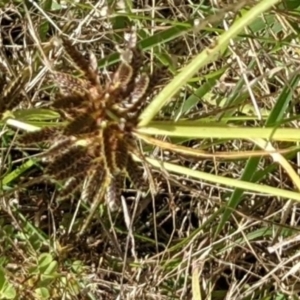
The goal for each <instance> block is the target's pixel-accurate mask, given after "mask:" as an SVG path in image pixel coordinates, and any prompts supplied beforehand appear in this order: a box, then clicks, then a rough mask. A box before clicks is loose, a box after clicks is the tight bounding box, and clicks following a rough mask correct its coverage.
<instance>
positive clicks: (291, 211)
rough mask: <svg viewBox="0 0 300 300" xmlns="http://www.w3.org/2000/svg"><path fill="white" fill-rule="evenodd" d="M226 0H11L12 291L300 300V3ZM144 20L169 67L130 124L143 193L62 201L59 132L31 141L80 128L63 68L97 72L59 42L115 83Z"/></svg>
mask: <svg viewBox="0 0 300 300" xmlns="http://www.w3.org/2000/svg"><path fill="white" fill-rule="evenodd" d="M224 2H226V1H212V0H211V1H209V0H202V1H198V2H197V1H194V2H193V1H188V0H187V1H185V0H182V1H170V0H162V1H130V0H124V1H119V2H115V1H108V2H107V3H106V4H105V5H104V4H103V3H102V2H101V3H100V2H98V1H89V2H88V1H86V2H85V1H83V2H79V1H70V0H68V1H48V0H45V1H36V2H33V1H24V2H23V1H2V2H1V4H0V11H1V18H0V26H1V31H0V39H1V42H2V44H3V46H1V47H0V71H1V73H0V75H1V76H0V86H1V89H2V92H1V94H0V96H1V99H0V113H1V114H2V121H1V129H2V130H1V142H2V145H1V204H0V240H1V242H0V253H1V256H0V299H194V300H199V299H201V300H204V299H242V300H244V299H245V300H248V299H249V300H250V299H265V300H267V299H282V300H283V299H286V300H287V299H299V293H300V290H299V281H298V280H299V279H298V269H299V267H298V264H299V260H298V256H299V250H298V248H299V247H298V245H297V242H298V240H299V237H298V236H299V233H298V231H299V229H298V228H299V225H298V222H299V217H300V215H299V214H298V213H299V209H298V205H299V204H298V202H299V201H300V193H299V190H300V178H299V170H298V169H299V156H298V151H299V141H300V134H299V129H298V123H299V120H300V117H299V100H298V98H299V79H300V77H299V66H298V64H299V58H298V57H299V46H298V45H299V44H300V41H299V18H300V4H298V2H299V1H295V0H286V1H279V0H261V1H254V0H248V1H247V0H243V1H227V2H230V3H232V4H225V3H224ZM133 27H134V28H135V30H136V33H137V45H138V47H139V48H140V49H141V50H142V52H143V53H144V55H145V56H144V61H143V62H144V67H145V72H147V73H149V74H148V75H149V76H151V74H154V75H155V74H156V73H155V72H157V70H159V71H160V70H161V74H163V75H165V78H164V80H162V81H161V82H159V83H158V84H156V85H155V86H153V91H151V92H153V93H152V95H151V97H145V99H144V103H143V110H142V112H141V114H140V115H139V116H138V120H137V122H136V123H134V122H133V123H132V124H131V123H130V134H132V138H135V139H136V140H137V141H138V145H139V151H136V152H134V153H133V159H134V160H135V161H136V163H137V164H138V166H139V170H141V171H143V170H144V171H145V173H146V174H147V179H148V180H147V181H146V182H147V183H146V184H144V185H143V187H141V189H142V190H143V193H141V191H139V190H137V189H136V187H137V185H134V183H135V182H136V179H135V180H132V181H130V180H126V182H124V186H122V191H121V192H122V193H121V194H122V197H121V199H119V200H120V202H119V207H118V208H119V209H117V210H116V211H110V210H109V209H108V206H107V205H106V203H105V201H98V202H101V203H100V204H99V203H98V202H97V201H96V202H97V205H95V202H92V201H91V199H89V201H84V199H82V197H80V193H77V192H76V193H73V194H72V197H70V198H68V199H61V198H60V197H59V191H60V190H61V188H62V186H61V183H60V182H57V181H54V180H53V178H49V177H47V176H45V173H47V172H46V171H47V170H49V168H48V167H47V162H45V161H43V160H41V159H40V157H39V156H41V154H43V153H44V152H45V151H46V150H47V149H48V148H49V146H51V143H52V141H51V139H50V143H49V139H48V143H44V142H39V143H34V144H33V145H30V146H28V145H24V144H23V145H22V144H21V143H20V136H23V137H24V132H31V131H36V130H38V129H43V128H46V127H47V128H49V127H51V128H59V126H65V125H66V124H68V122H69V119H68V118H65V117H62V115H61V112H60V111H59V110H55V109H53V105H52V104H53V101H54V100H55V99H56V97H57V92H58V88H57V84H55V82H53V81H52V80H51V78H50V77H51V76H49V75H50V74H52V73H53V72H55V71H61V72H66V73H68V74H72V76H74V77H78V78H79V77H80V76H81V75H82V74H80V73H78V72H77V73H76V72H74V68H73V67H72V62H71V60H70V57H69V56H68V55H66V51H64V48H63V47H61V44H60V43H59V38H58V37H63V38H64V39H68V40H69V41H71V42H74V44H75V45H76V48H77V49H79V51H80V53H82V54H84V55H86V54H88V53H89V51H90V50H91V51H93V53H94V54H95V55H96V58H97V64H98V67H99V70H102V71H103V70H104V71H103V72H102V73H101V74H105V76H107V78H109V74H111V73H113V72H114V71H115V69H116V67H115V66H116V63H119V62H120V55H119V51H118V48H120V47H121V46H124V45H123V43H124V34H125V33H126V32H130V31H131V30H132V28H133ZM117 46H118V47H117ZM67 52H68V51H67ZM73 60H74V59H73ZM133 67H134V66H133ZM155 70H156V71H155ZM110 72H111V73H110ZM125 79H126V78H125ZM70 80H71V79H70ZM74 80H75V79H74ZM67 82H68V81H67ZM141 86H142V85H141ZM77 88H78V86H77ZM80 88H81V86H80ZM141 89H142V88H141ZM142 94H143V93H141V95H142ZM121 100H122V99H121ZM118 101H119V100H118ZM106 108H107V107H106ZM106 108H105V109H106ZM109 108H110V107H109ZM110 113H111V111H109V112H108V118H111V119H112V120H113V121H116V120H117V121H116V122H119V121H120V120H119V119H118V118H117V117H116V116H115V115H114V114H113V113H111V114H110ZM122 119H123V120H122V122H125V125H126V124H127V123H128V122H129V121H128V120H127V117H126V116H122ZM109 120H110V119H109ZM124 120H125V121H124ZM70 122H71V121H70ZM101 125H103V124H101ZM107 126H108V125H107ZM54 130H56V129H54ZM116 131H118V129H116ZM113 134H114V133H112V135H113ZM85 138H86V137H85ZM39 141H40V140H39ZM81 142H82V141H81ZM82 143H83V142H82ZM87 145H90V146H91V147H93V146H95V144H94V143H91V144H89V143H87V142H86V144H85V147H86V146H87ZM110 147H111V148H110ZM110 147H107V149H109V150H111V149H113V146H110ZM107 149H106V152H107V153H104V157H105V159H106V160H108V158H107V156H110V155H111V154H109V153H110V152H113V150H111V151H107ZM126 151H127V148H126ZM126 151H125V152H126ZM128 152H130V151H128ZM126 153H127V152H126ZM112 156H113V155H112ZM70 159H71V158H70ZM113 159H116V158H115V157H114V158H113ZM113 159H112V160H113ZM71 160H72V159H71ZM132 164H133V161H132ZM106 165H107V162H106ZM106 165H105V166H106ZM105 166H104V165H103V168H105ZM106 167H107V166H106ZM127 168H129V166H127ZM132 175H133V174H132ZM101 187H102V186H101V184H100V187H99V188H101ZM103 190H104V187H103ZM103 193H104V191H103V192H102V194H103ZM117 194H118V193H117ZM98 200H101V199H98ZM298 243H299V242H298Z"/></svg>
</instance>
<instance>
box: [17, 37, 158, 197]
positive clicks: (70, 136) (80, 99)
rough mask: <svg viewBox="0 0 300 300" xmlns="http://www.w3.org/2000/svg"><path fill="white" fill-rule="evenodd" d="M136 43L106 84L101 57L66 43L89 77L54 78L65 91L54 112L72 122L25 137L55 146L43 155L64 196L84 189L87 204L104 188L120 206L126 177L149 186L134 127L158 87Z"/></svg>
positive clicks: (25, 141) (24, 141)
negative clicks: (135, 154) (139, 163)
mask: <svg viewBox="0 0 300 300" xmlns="http://www.w3.org/2000/svg"><path fill="white" fill-rule="evenodd" d="M135 41H136V39H135V38H132V39H128V40H127V45H126V47H125V50H122V51H121V53H120V56H121V62H120V63H119V65H118V67H117V68H116V70H115V72H114V73H113V74H112V75H111V76H110V77H109V78H108V77H107V78H106V80H103V76H102V74H101V72H100V71H99V70H98V66H97V59H96V57H95V56H94V55H93V54H92V53H91V54H90V56H89V58H88V59H86V58H85V56H83V55H82V54H81V53H80V52H79V51H78V50H77V49H76V47H75V46H73V45H72V43H71V42H70V41H69V40H67V39H65V38H63V39H62V44H63V46H64V49H65V52H66V53H67V54H68V56H69V57H70V58H71V59H72V60H73V62H74V64H75V66H76V67H77V68H78V69H79V70H80V71H81V72H82V73H83V76H82V78H80V79H79V78H76V77H74V76H71V75H70V74H65V73H61V72H53V73H52V74H51V78H52V80H53V81H54V82H55V83H56V84H57V85H58V87H59V95H57V97H56V99H55V100H54V101H53V103H52V108H53V109H55V110H58V111H59V112H61V114H62V115H63V116H64V117H65V118H66V120H68V122H67V124H66V125H64V126H62V127H51V128H48V127H47V128H43V129H41V130H40V131H37V132H30V133H25V134H23V135H21V136H20V138H19V142H21V143H22V144H33V143H39V142H48V143H50V144H51V147H50V148H49V149H48V150H47V151H46V152H45V153H44V154H43V155H44V156H45V157H46V158H47V161H48V167H47V168H46V169H45V173H46V175H48V176H49V177H50V178H52V179H54V180H55V181H59V182H62V183H63V187H62V189H61V190H60V198H66V197H69V196H70V195H72V194H74V192H76V191H78V190H80V191H81V197H82V198H83V200H85V201H93V200H96V199H97V198H98V197H100V195H103V189H104V190H105V191H104V194H105V196H106V200H107V201H108V202H116V201H118V200H119V199H120V197H121V190H122V187H123V184H124V179H125V178H126V177H127V178H129V179H130V181H131V182H132V183H133V184H134V186H135V187H136V188H138V189H140V188H141V187H142V185H143V182H142V176H141V171H140V169H139V168H138V166H137V165H136V163H135V162H134V160H133V158H132V152H134V151H135V150H136V149H137V146H136V141H135V140H134V137H133V135H132V128H134V126H135V125H136V123H137V119H138V116H139V114H140V111H141V108H142V106H143V104H144V102H145V99H146V97H147V96H149V94H150V93H151V90H150V87H151V86H152V85H151V80H150V79H149V76H148V75H147V74H146V73H143V72H141V67H142V62H143V60H142V59H141V57H142V54H141V52H140V51H139V50H138V49H137V47H136V42H135Z"/></svg>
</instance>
